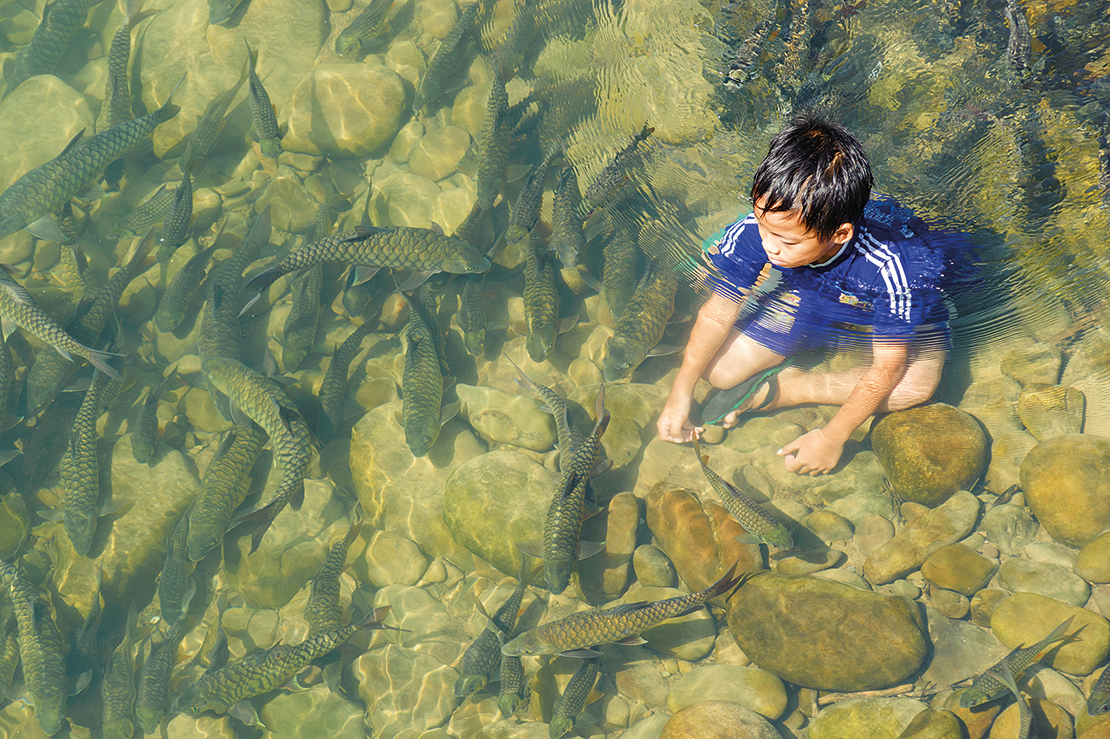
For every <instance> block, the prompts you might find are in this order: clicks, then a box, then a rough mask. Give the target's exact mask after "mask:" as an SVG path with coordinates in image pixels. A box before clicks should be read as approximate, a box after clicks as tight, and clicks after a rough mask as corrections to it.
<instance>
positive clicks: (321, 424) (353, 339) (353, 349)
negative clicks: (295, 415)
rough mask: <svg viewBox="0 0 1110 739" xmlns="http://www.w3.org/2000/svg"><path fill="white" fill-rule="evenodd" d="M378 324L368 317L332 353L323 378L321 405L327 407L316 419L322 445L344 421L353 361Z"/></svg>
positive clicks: (322, 407) (317, 433) (334, 433)
mask: <svg viewBox="0 0 1110 739" xmlns="http://www.w3.org/2000/svg"><path fill="white" fill-rule="evenodd" d="M377 326H378V321H377V320H376V319H373V320H368V321H365V322H363V323H362V324H361V325H359V326H358V327H357V328H356V329H355V330H354V331H352V332H351V333H349V334H347V338H345V339H344V340H343V343H342V344H340V345H339V346H337V347H336V348H335V351H334V352H332V355H331V362H330V363H329V364H328V370H327V372H325V373H324V379H323V380H321V381H320V406H321V409H322V410H323V413H321V414H320V415H319V416H317V418H316V436H317V437H319V439H320V443H321V444H330V443H331V442H332V441H333V440H334V439H335V435H336V429H337V428H338V426H339V422H340V420H341V418H340V416H341V414H342V410H343V398H344V397H346V394H347V373H348V372H349V371H350V368H351V362H352V361H354V358H355V355H356V354H358V351H359V349H360V348H361V347H362V340H363V339H365V338H366V336H367V335H368V334H369V333H370V332H371V331H373V330H374V329H375V328H377Z"/></svg>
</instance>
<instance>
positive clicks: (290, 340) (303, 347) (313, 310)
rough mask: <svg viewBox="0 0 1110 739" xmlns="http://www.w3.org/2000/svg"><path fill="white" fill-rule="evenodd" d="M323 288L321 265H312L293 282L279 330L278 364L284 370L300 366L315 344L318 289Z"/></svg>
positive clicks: (318, 319)
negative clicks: (282, 322)
mask: <svg viewBox="0 0 1110 739" xmlns="http://www.w3.org/2000/svg"><path fill="white" fill-rule="evenodd" d="M323 287H324V265H322V264H315V265H313V266H311V267H309V268H308V269H307V270H305V273H304V275H302V276H301V278H300V279H298V280H295V281H294V282H293V291H292V308H291V309H290V311H289V315H288V317H286V319H285V327H284V329H283V331H282V349H281V364H282V367H283V368H284V369H285V371H286V372H292V371H293V370H295V369H297V367H298V366H300V364H301V362H303V361H304V358H305V357H306V356H308V352H309V351H310V350H311V349H312V347H313V345H314V344H315V343H316V326H317V324H319V322H320V291H321V290H322V289H323Z"/></svg>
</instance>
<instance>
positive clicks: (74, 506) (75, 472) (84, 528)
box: [59, 370, 119, 556]
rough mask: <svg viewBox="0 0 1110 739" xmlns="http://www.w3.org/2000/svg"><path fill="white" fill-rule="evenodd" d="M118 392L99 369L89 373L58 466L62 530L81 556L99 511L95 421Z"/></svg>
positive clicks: (93, 531)
mask: <svg viewBox="0 0 1110 739" xmlns="http://www.w3.org/2000/svg"><path fill="white" fill-rule="evenodd" d="M118 391H119V382H118V381H116V380H112V379H110V378H105V377H103V376H102V375H101V374H100V371H99V370H97V371H95V372H93V379H92V384H90V385H89V389H88V390H87V391H86V392H85V399H84V400H83V401H82V402H81V408H80V409H79V410H78V411H77V418H76V419H74V422H73V430H72V432H71V435H70V439H69V448H68V450H67V451H66V454H65V456H64V457H62V463H61V466H60V468H59V472H60V477H61V482H62V487H64V488H65V491H66V497H65V500H64V501H63V502H62V514H63V522H64V525H65V532H66V534H67V535H68V536H69V540H70V541H71V542H72V543H73V549H74V550H75V551H76V552H77V553H78V554H80V555H81V556H85V555H87V554H88V553H89V550H90V549H92V539H93V534H94V533H95V532H96V519H97V515H98V514H99V506H98V505H97V501H98V499H99V498H100V458H99V456H98V455H97V442H98V440H99V437H98V436H97V433H96V420H97V419H98V418H99V417H100V413H101V410H102V409H103V408H104V406H106V405H108V404H109V403H110V402H111V400H113V399H114V398H115V395H116V393H117V392H118Z"/></svg>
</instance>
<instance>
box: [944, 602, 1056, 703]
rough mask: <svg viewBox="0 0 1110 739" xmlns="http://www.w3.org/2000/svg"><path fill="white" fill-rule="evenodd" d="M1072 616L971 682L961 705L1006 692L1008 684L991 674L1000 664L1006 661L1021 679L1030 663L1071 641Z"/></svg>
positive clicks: (1015, 650) (1014, 673) (961, 697)
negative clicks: (1058, 644) (1069, 628)
mask: <svg viewBox="0 0 1110 739" xmlns="http://www.w3.org/2000/svg"><path fill="white" fill-rule="evenodd" d="M1072 618H1073V617H1068V619H1067V620H1066V621H1064V622H1063V623H1061V624H1060V625H1059V626H1057V627H1056V628H1055V629H1053V630H1052V632H1051V633H1050V634H1049V635H1048V636H1046V637H1045V638H1044V639H1041V640H1040V641H1039V642H1037V643H1036V644H1034V645H1033V646H1031V647H1018V648H1017V649H1014V650H1013V651H1012V652H1010V653H1009V654H1008V655H1006V657H1005V658H1004V659H1002V660H1001V661H1000V662H998V663H997V664H995V665H994V666H992V667H991V668H990V669H989V670H987V671H986V672H984V673H983V674H982V675H979V676H978V677H976V678H975V679H974V680H973V681H972V682H971V687H970V688H968V689H967V690H965V691H964V692H963V693H961V694H960V705H961V706H962V707H964V708H973V707H975V706H981V705H983V704H984V703H987V702H988V701H992V700H994V699H995V698H998V697H999V696H1001V695H1003V694H1005V692H1006V685H1005V684H1004V683H1002V682H1001V681H1000V680H998V678H996V677H993V676H992V675H991V674H990V673H991V670H995V669H1001V668H1000V665H1002V664H1003V663H1005V665H1006V667H1007V668H1008V669H1009V670H1010V675H1011V676H1012V677H1013V678H1014V679H1015V680H1018V679H1020V678H1021V676H1022V675H1024V674H1025V671H1026V670H1027V669H1028V668H1029V666H1030V665H1032V664H1033V663H1034V662H1037V661H1038V660H1040V658H1041V657H1043V656H1044V655H1045V653H1046V652H1048V650H1049V649H1051V648H1052V647H1054V646H1055V645H1056V644H1057V643H1059V642H1061V641H1065V640H1068V641H1071V640H1074V639H1075V638H1076V637H1075V636H1074V635H1069V634H1067V633H1065V632H1067V630H1068V627H1069V626H1071V622H1072Z"/></svg>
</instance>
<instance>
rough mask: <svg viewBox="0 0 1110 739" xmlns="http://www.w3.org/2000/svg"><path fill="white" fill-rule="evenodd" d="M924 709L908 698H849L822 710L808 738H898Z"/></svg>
mask: <svg viewBox="0 0 1110 739" xmlns="http://www.w3.org/2000/svg"><path fill="white" fill-rule="evenodd" d="M925 708H926V706H925V704H924V703H921V702H920V701H916V700H913V699H911V698H849V699H848V700H844V701H840V702H838V703H834V704H833V705H831V706H828V707H827V708H824V709H823V710H821V712H820V713H818V714H817V717H816V718H815V719H813V723H811V724H810V725H809V733H808V736H809V739H859V737H880V736H881V737H888V736H889V737H897V736H898V735H899V734H901V733H902V731H903V730H904V729H905V728H906V727H907V726H909V724H910V722H911V721H913V719H914V717H916V716H917V714H919V713H921V712H922V711H923V710H925Z"/></svg>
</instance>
